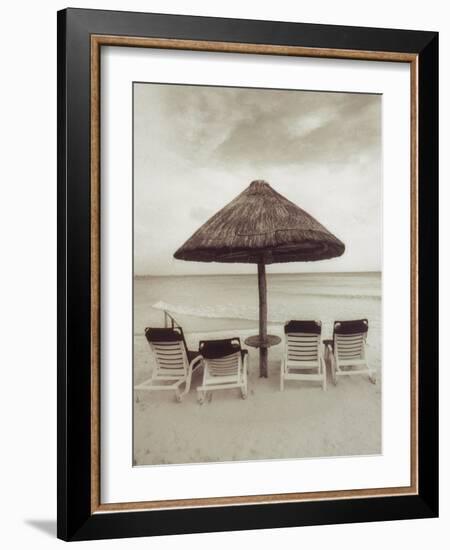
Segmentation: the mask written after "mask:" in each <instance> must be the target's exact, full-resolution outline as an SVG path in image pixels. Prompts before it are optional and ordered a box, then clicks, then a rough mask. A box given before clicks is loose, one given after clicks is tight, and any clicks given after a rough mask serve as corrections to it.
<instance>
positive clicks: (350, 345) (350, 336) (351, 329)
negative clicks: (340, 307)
mask: <svg viewBox="0 0 450 550" xmlns="http://www.w3.org/2000/svg"><path fill="white" fill-rule="evenodd" d="M368 330H369V322H368V321H367V319H358V320H356V321H335V323H334V330H333V340H334V352H335V354H336V356H337V358H338V359H341V360H351V359H360V358H362V357H363V354H364V344H365V342H366V337H367V331H368Z"/></svg>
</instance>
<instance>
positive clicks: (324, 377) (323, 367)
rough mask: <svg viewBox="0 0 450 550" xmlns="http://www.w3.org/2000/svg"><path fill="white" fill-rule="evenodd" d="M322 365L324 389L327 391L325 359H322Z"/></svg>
mask: <svg viewBox="0 0 450 550" xmlns="http://www.w3.org/2000/svg"><path fill="white" fill-rule="evenodd" d="M320 364H321V365H322V377H323V378H322V389H323V391H327V366H326V363H325V360H324V359H323V357H321V358H320Z"/></svg>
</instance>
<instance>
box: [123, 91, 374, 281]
mask: <svg viewBox="0 0 450 550" xmlns="http://www.w3.org/2000/svg"><path fill="white" fill-rule="evenodd" d="M381 176H382V173H381V96H378V95H371V94H347V93H345V94H344V93H327V92H303V91H285V90H283V91H280V90H254V89H253V90H252V89H243V88H219V87H217V88H216V87H204V86H179V85H161V84H134V271H135V274H136V275H144V274H149V275H183V274H208V273H254V272H255V266H253V265H242V264H231V265H225V264H219V263H211V264H206V263H198V262H185V261H182V260H175V259H174V258H173V253H174V252H175V250H176V249H177V248H179V246H181V245H182V244H183V243H184V242H185V241H186V240H187V239H188V238H189V237H190V236H191V235H192V234H193V233H194V232H195V231H196V230H197V229H198V228H199V227H200V226H201V225H202V224H203V223H204V222H205V221H206V220H207V219H209V218H210V217H211V216H212V215H213V214H215V213H216V212H217V211H218V210H219V209H221V208H222V207H223V206H225V204H227V203H228V202H230V201H231V200H232V199H233V198H234V197H235V196H236V195H238V194H239V193H240V192H241V191H243V190H244V189H245V188H246V187H247V186H248V185H249V184H250V182H251V181H252V180H255V179H265V180H266V181H268V182H269V183H270V185H271V186H272V187H273V188H274V189H276V190H277V191H278V192H279V193H281V194H282V195H284V196H286V197H287V198H288V199H289V200H291V201H292V202H294V203H295V204H297V205H298V206H300V207H301V208H303V209H304V210H306V211H307V212H309V213H310V214H311V215H312V216H314V217H315V218H316V219H317V220H318V221H319V222H320V223H322V224H323V225H324V226H325V227H326V228H327V229H329V230H330V231H331V232H332V233H334V234H335V235H336V236H337V237H338V238H339V239H340V240H341V241H343V242H344V243H345V245H346V251H345V253H344V255H343V256H341V257H340V258H336V259H332V260H325V261H320V262H307V263H289V264H272V265H271V266H269V268H268V270H269V272H271V273H286V272H306V271H308V272H311V271H379V270H381V198H382V197H381Z"/></svg>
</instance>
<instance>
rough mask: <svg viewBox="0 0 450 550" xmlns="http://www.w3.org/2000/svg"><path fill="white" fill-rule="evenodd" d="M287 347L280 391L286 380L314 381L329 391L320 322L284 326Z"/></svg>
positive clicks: (292, 322) (290, 323)
mask: <svg viewBox="0 0 450 550" xmlns="http://www.w3.org/2000/svg"><path fill="white" fill-rule="evenodd" d="M284 333H285V346H284V352H283V357H282V359H281V369H280V390H281V391H283V390H284V383H285V381H286V380H305V381H307V380H310V381H311V380H312V381H317V382H321V384H322V389H323V390H324V391H325V390H326V389H327V373H326V368H325V361H324V359H323V354H322V346H321V341H320V336H321V333H322V324H321V322H320V321H289V322H288V323H286V324H285V326H284Z"/></svg>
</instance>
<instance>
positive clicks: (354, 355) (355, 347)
mask: <svg viewBox="0 0 450 550" xmlns="http://www.w3.org/2000/svg"><path fill="white" fill-rule="evenodd" d="M368 330H369V323H368V321H367V319H360V320H357V321H335V323H334V330H333V340H332V342H331V343H329V344H328V352H329V356H330V358H331V373H332V377H333V383H334V384H337V379H338V376H352V375H354V374H368V375H369V380H370V381H371V382H372V383H373V384H375V383H376V379H375V372H374V371H373V370H372V369H371V368H370V365H369V362H368V360H367V343H366V338H367V332H368ZM354 367H356V368H354Z"/></svg>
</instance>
